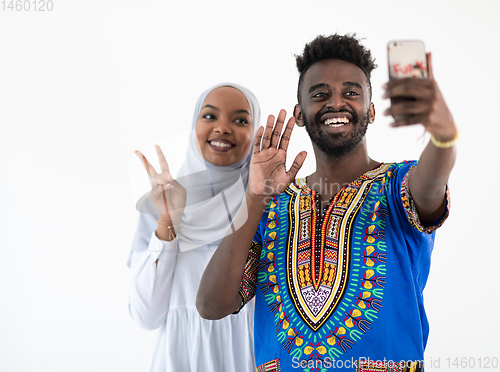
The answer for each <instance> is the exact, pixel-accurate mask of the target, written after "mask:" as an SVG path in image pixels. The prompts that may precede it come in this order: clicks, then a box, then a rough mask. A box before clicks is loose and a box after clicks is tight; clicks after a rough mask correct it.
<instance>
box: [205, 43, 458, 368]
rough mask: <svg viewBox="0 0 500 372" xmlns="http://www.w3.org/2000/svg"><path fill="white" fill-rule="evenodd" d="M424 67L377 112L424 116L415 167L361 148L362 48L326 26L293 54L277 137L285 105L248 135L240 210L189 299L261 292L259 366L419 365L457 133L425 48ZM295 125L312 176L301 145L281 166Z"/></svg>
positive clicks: (410, 120)
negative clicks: (288, 100)
mask: <svg viewBox="0 0 500 372" xmlns="http://www.w3.org/2000/svg"><path fill="white" fill-rule="evenodd" d="M427 62H428V74H429V78H428V79H418V78H407V79H400V80H394V81H390V82H389V83H388V84H387V86H386V92H385V96H386V97H387V98H391V99H392V102H393V103H392V105H391V107H390V108H389V109H388V110H387V111H386V114H388V115H392V116H393V117H394V118H395V122H394V123H393V126H403V125H412V124H417V123H419V124H421V125H423V126H424V127H425V129H426V130H427V131H428V132H429V133H430V134H431V136H432V137H431V138H432V141H430V142H429V144H428V145H427V147H426V148H425V150H424V151H423V153H422V155H421V157H420V160H419V162H418V165H417V162H402V163H393V164H384V163H379V162H377V161H374V160H373V159H371V158H370V157H369V156H368V153H367V146H366V137H365V133H366V129H367V126H368V124H370V123H373V121H374V119H375V107H374V105H373V103H371V84H370V73H371V71H372V70H373V69H374V68H375V64H374V61H373V59H372V57H371V54H370V52H369V51H367V50H366V49H365V48H364V47H363V46H362V45H360V44H359V42H358V40H356V39H355V38H354V37H352V36H341V35H333V36H330V37H322V36H320V37H318V38H316V39H315V40H314V41H312V42H311V43H309V44H308V45H306V47H305V49H304V54H303V55H302V56H299V57H297V67H298V69H299V73H300V78H299V87H298V104H297V105H296V106H295V110H294V118H291V119H290V120H289V121H288V123H287V125H286V127H285V130H284V132H283V134H281V131H282V127H283V124H284V120H285V116H286V113H285V112H284V111H283V110H282V111H281V112H280V114H279V115H278V119H277V121H276V124H274V117H272V116H270V117H269V119H268V121H267V125H266V128H265V130H264V128H260V129H259V131H258V132H257V136H256V140H255V143H254V152H253V158H252V163H251V166H250V177H249V185H248V190H247V195H246V203H247V211H248V219H247V220H246V222H245V223H244V225H243V227H242V228H240V229H238V230H236V231H235V232H234V233H233V234H230V235H228V236H227V237H226V238H224V240H223V241H222V243H221V244H220V246H219V248H218V250H217V251H216V253H215V254H214V256H213V258H212V260H211V262H210V263H209V265H208V266H207V268H206V270H205V273H204V276H203V278H202V281H201V285H200V288H199V292H198V298H197V307H198V310H199V312H200V314H201V315H202V316H203V317H205V318H209V319H218V318H221V317H224V316H226V315H228V314H230V313H233V312H236V311H238V309H240V308H241V307H242V305H244V304H245V303H246V302H248V301H249V300H250V299H251V298H252V297H253V296H254V295H255V296H256V309H255V317H254V320H255V354H256V362H257V365H258V366H259V367H258V368H257V369H258V371H297V370H304V371H324V370H328V371H330V370H332V371H333V370H335V371H337V370H343V369H344V370H353V369H356V368H357V370H358V371H372V370H377V371H403V370H410V369H411V370H415V369H417V370H418V369H420V368H422V367H423V365H422V361H423V353H424V348H425V344H426V340H427V335H428V323H427V319H426V316H425V311H424V308H423V299H422V290H423V288H424V286H425V283H426V280H427V276H428V273H429V266H430V254H431V251H432V246H433V243H434V230H435V229H436V228H437V227H438V226H440V225H441V224H442V223H443V221H444V220H445V219H446V217H447V215H448V198H447V186H446V183H447V180H448V177H449V175H450V172H451V169H452V167H453V164H454V162H455V148H454V143H455V141H456V139H457V136H458V134H457V133H458V132H457V129H456V127H455V124H454V122H453V118H452V115H451V113H450V112H449V110H448V107H447V106H446V103H445V102H444V99H443V97H442V95H441V93H440V91H439V89H438V87H437V85H436V82H435V81H434V79H433V75H432V61H431V56H430V55H428V57H427ZM294 122H296V123H297V125H299V126H305V127H306V130H307V132H308V134H309V136H310V138H311V141H312V143H313V148H314V153H315V157H316V171H315V172H314V173H313V174H311V175H310V176H308V177H306V178H302V179H295V175H296V174H297V171H298V170H299V168H300V167H301V165H302V163H303V162H304V159H305V155H306V154H305V153H300V154H299V155H297V157H296V158H295V161H294V163H293V165H292V167H291V168H290V170H289V171H288V172H286V168H285V160H286V150H287V147H288V142H289V139H290V135H291V132H292V129H293V125H294ZM269 196H272V197H273V198H272V199H271V200H270V201H269ZM266 198H267V199H266ZM266 205H267V206H266ZM249 247H250V250H249Z"/></svg>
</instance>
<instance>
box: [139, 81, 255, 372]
mask: <svg viewBox="0 0 500 372" xmlns="http://www.w3.org/2000/svg"><path fill="white" fill-rule="evenodd" d="M259 115H260V111H259V105H258V103H257V100H256V99H255V97H254V96H253V94H252V93H250V92H249V91H248V90H247V89H245V88H243V87H240V86H237V85H234V84H220V85H217V86H215V87H212V88H211V89H209V90H207V91H206V92H205V93H203V94H202V95H201V97H200V98H199V100H198V103H197V105H196V110H195V113H194V118H193V129H194V131H193V132H192V134H191V138H190V142H189V147H188V151H187V155H186V159H185V162H184V164H183V166H182V168H181V170H180V172H179V175H178V178H177V181H176V180H174V179H173V178H172V176H171V175H170V173H169V171H168V165H167V162H166V160H165V158H164V156H163V153H162V152H161V149H160V148H159V147H157V148H156V150H157V153H158V157H159V160H160V166H161V169H162V172H161V173H157V172H156V171H155V170H154V168H153V167H152V166H151V165H150V164H149V162H148V161H147V160H146V158H145V157H144V156H143V155H142V154H141V153H139V152H137V153H138V156H139V158H140V159H141V161H142V162H143V164H144V165H145V167H146V170H147V171H148V174H149V175H150V177H151V180H152V184H153V185H152V186H153V188H152V191H151V195H150V197H149V199H146V201H145V202H144V203H142V204H140V203H139V207H140V209H139V210H141V211H143V212H148V209H149V211H150V213H151V214H148V213H141V215H140V218H139V226H138V228H137V232H136V235H135V238H134V242H133V246H132V252H131V254H130V257H129V266H130V267H131V269H132V270H131V271H132V273H131V275H132V282H131V290H130V295H129V311H130V314H131V316H132V318H133V319H134V321H135V322H136V323H137V324H138V325H139V326H141V327H142V328H145V329H157V328H160V331H159V337H158V342H157V346H156V350H155V353H154V358H153V361H152V364H151V368H150V371H152V372H160V371H161V372H165V371H172V372H189V371H191V372H193V371H203V372H210V371H213V372H224V371H228V372H234V371H255V362H254V354H253V306H250V307H248V306H245V308H244V309H243V310H242V311H241V312H240V313H239V314H238V315H233V316H230V317H227V318H224V319H222V320H218V321H207V320H205V319H202V318H201V317H200V316H199V315H198V312H197V310H196V307H195V299H196V292H197V290H198V286H199V283H200V279H201V276H202V274H203V271H204V269H205V267H206V265H207V263H208V262H209V260H210V258H211V257H212V255H213V253H214V251H215V249H216V248H217V245H218V243H219V242H220V240H221V239H222V238H223V237H224V235H225V234H226V232H227V231H228V230H229V229H230V226H231V221H232V217H233V216H235V215H236V214H237V211H238V209H239V208H240V206H241V203H242V201H243V197H244V195H245V193H244V191H245V189H246V185H247V181H248V168H249V165H250V157H251V143H252V138H253V135H254V133H255V131H256V129H257V127H258V121H259ZM153 206H154V208H152V207H153ZM221 290H223V289H222V288H221ZM247 307H248V308H247Z"/></svg>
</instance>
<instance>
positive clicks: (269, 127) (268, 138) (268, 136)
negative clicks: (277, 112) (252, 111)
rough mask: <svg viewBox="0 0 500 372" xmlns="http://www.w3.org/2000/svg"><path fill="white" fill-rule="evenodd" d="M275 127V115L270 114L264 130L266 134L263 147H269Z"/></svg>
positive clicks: (263, 138) (263, 136)
mask: <svg viewBox="0 0 500 372" xmlns="http://www.w3.org/2000/svg"><path fill="white" fill-rule="evenodd" d="M273 128H274V116H273V115H269V116H268V117H267V123H266V129H265V130H264V134H263V135H262V149H267V148H269V144H270V143H271V136H272V133H273Z"/></svg>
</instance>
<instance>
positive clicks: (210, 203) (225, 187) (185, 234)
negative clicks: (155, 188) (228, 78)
mask: <svg viewBox="0 0 500 372" xmlns="http://www.w3.org/2000/svg"><path fill="white" fill-rule="evenodd" d="M220 87H232V88H235V89H237V90H239V91H240V92H241V93H243V94H244V95H245V97H246V99H247V101H248V105H249V106H250V115H251V118H252V125H253V133H254V135H255V133H256V131H257V129H258V127H259V119H260V108H259V103H258V102H257V99H256V98H255V96H254V95H253V94H252V93H251V92H250V91H249V90H247V89H246V88H243V87H241V86H239V85H236V84H231V83H224V84H218V85H216V86H213V87H211V88H210V89H207V90H206V91H205V92H204V93H203V94H202V95H201V96H200V98H199V99H198V102H197V103H196V109H195V112H194V115H193V122H192V132H191V136H190V140H189V144H188V150H187V154H186V159H185V161H184V164H183V165H182V166H181V169H180V170H179V173H178V176H177V181H178V182H179V183H180V184H181V185H182V186H183V187H185V188H186V191H187V200H186V208H185V210H184V213H183V215H182V220H181V224H180V226H179V227H177V228H176V233H177V239H178V243H179V249H180V250H181V251H186V250H189V249H193V248H197V247H201V246H204V245H207V244H209V243H214V244H218V243H219V242H220V241H221V240H222V238H223V237H224V236H225V235H226V233H227V232H231V231H232V230H231V229H230V228H231V223H233V222H234V217H235V216H236V214H237V213H238V211H239V210H240V207H241V206H242V203H243V200H244V197H245V191H246V188H247V185H248V170H249V167H250V160H251V156H252V146H250V148H249V151H248V154H247V155H246V156H245V157H244V158H243V159H242V160H241V161H239V162H238V163H235V164H232V165H228V166H216V165H213V164H211V163H209V162H207V161H206V160H205V159H203V157H202V155H201V151H200V146H199V144H198V139H197V137H196V132H195V128H196V123H197V121H198V118H199V116H200V111H201V109H202V107H203V103H204V102H205V99H206V97H207V96H208V94H209V93H210V92H212V91H213V90H214V89H217V88H220ZM242 212H243V213H244V212H245V211H244V210H242ZM240 217H241V216H240ZM239 221H241V220H240V219H239ZM236 228H238V226H236ZM233 229H234V227H233Z"/></svg>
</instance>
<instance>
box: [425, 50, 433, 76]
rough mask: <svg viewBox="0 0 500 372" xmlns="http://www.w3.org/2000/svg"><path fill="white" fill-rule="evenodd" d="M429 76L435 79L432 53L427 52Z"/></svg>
mask: <svg viewBox="0 0 500 372" xmlns="http://www.w3.org/2000/svg"><path fill="white" fill-rule="evenodd" d="M426 57H427V76H428V77H429V79H431V80H434V73H433V71H432V54H431V53H430V52H429V53H427V56H426Z"/></svg>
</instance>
